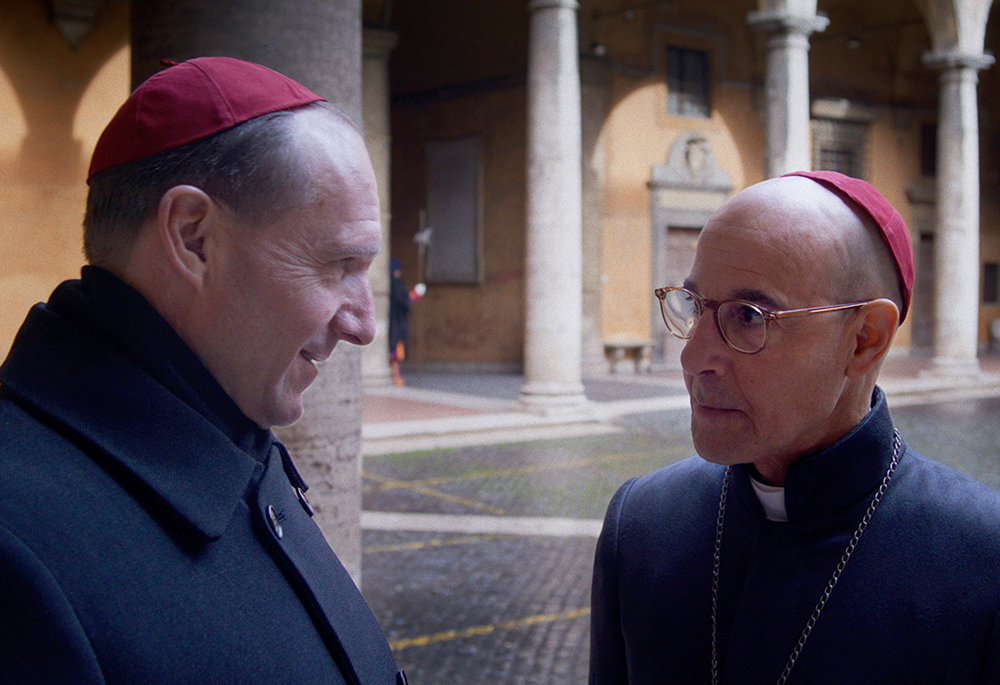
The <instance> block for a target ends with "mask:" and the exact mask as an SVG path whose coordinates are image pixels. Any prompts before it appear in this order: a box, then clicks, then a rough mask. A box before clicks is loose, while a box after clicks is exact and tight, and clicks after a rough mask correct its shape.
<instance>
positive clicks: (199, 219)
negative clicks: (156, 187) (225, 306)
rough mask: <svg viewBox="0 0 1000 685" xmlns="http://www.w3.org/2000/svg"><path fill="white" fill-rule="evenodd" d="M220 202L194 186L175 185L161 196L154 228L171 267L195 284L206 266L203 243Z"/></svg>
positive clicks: (201, 276) (210, 229) (207, 240)
mask: <svg viewBox="0 0 1000 685" xmlns="http://www.w3.org/2000/svg"><path fill="white" fill-rule="evenodd" d="M219 209H220V208H219V206H218V205H217V204H216V203H215V202H214V201H213V200H212V198H210V197H209V196H208V194H206V193H205V191H203V190H201V189H200V188H196V187H194V186H187V185H181V186H174V187H173V188H171V189H170V190H168V191H167V192H165V193H164V194H163V197H161V198H160V205H159V208H158V210H157V214H156V230H157V235H158V236H159V239H160V242H161V244H162V245H163V250H164V252H165V254H166V257H167V261H168V263H169V264H170V267H171V268H173V269H174V270H175V271H176V272H177V273H179V274H180V275H181V277H182V278H184V279H185V280H187V281H188V282H190V283H191V284H192V285H194V286H196V287H197V286H199V285H201V282H202V279H203V278H204V274H205V269H206V266H207V258H206V244H207V243H208V242H209V238H210V237H211V236H210V233H211V231H212V230H213V229H214V228H215V226H214V223H215V220H216V218H217V214H218V212H219Z"/></svg>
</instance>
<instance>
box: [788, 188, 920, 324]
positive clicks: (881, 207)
mask: <svg viewBox="0 0 1000 685" xmlns="http://www.w3.org/2000/svg"><path fill="white" fill-rule="evenodd" d="M785 176H803V177H805V178H809V179H812V180H813V181H816V182H817V183H819V184H820V185H822V186H824V187H825V188H827V189H828V190H830V191H833V192H834V193H836V194H838V195H840V196H841V197H847V198H850V199H851V200H853V201H854V202H856V203H857V204H858V205H859V206H860V207H861V208H862V209H864V210H865V211H866V212H867V213H868V215H869V216H871V218H872V219H873V220H874V221H875V224H876V225H877V226H878V228H879V232H880V233H881V234H882V239H883V240H884V241H885V243H886V245H888V246H889V251H890V252H892V258H893V261H894V262H895V263H896V270H897V272H898V274H899V285H900V290H902V292H903V311H901V312H900V313H899V322H900V323H902V322H903V319H905V318H906V313H907V312H908V311H909V309H910V298H911V297H912V296H913V272H914V266H913V246H912V245H911V244H910V232H909V231H908V230H907V229H906V223H904V221H903V217H901V216H900V215H899V212H897V211H896V209H895V207H893V206H892V205H891V204H889V201H888V200H886V199H885V198H884V197H882V195H881V194H880V193H879V192H878V191H877V190H875V188H874V187H873V186H872V185H871V184H869V183H867V182H865V181H862V180H860V179H857V178H851V177H850V176H845V175H844V174H839V173H837V172H836V171H794V172H792V173H790V174H785Z"/></svg>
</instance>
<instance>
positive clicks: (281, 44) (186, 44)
mask: <svg viewBox="0 0 1000 685" xmlns="http://www.w3.org/2000/svg"><path fill="white" fill-rule="evenodd" d="M201 55H229V56H232V57H238V58H241V59H246V60H249V61H252V62H257V63H259V64H263V65H265V66H268V67H270V68H272V69H275V70H277V71H279V72H281V73H283V74H286V75H287V76H290V77H291V78H294V79H295V80H297V81H299V82H301V83H302V84H303V85H305V86H306V87H308V88H310V89H312V90H313V91H314V92H316V93H318V94H319V95H322V96H323V97H325V98H327V99H328V100H330V101H331V102H332V103H334V104H336V105H338V106H339V107H340V108H341V109H343V110H344V111H345V112H347V113H348V115H350V116H351V117H352V118H353V119H354V120H355V121H356V122H360V121H361V3H360V0H286V1H285V2H281V3H276V2H273V1H272V0H219V1H218V2H203V1H202V0H141V1H136V2H133V3H132V78H133V83H138V82H140V81H142V80H143V79H145V78H146V77H147V76H149V75H150V74H152V73H154V72H155V71H157V70H158V69H159V68H160V65H159V61H160V59H163V58H166V59H172V60H175V61H181V60H185V59H189V58H191V57H198V56H201ZM305 399H306V407H305V413H304V415H303V417H302V419H301V420H300V421H299V422H298V423H296V424H295V425H293V426H289V427H287V428H285V429H282V430H281V431H280V432H279V437H280V438H281V440H282V441H283V442H284V443H285V444H286V445H287V446H288V449H289V451H290V452H291V453H292V455H293V457H294V459H295V463H296V464H297V466H298V468H299V470H300V471H301V473H302V476H303V478H305V480H306V482H307V483H308V484H309V486H310V490H309V498H310V501H311V502H312V503H313V506H314V508H315V510H316V522H317V523H318V524H319V527H320V528H321V529H322V530H323V533H324V535H326V538H327V540H328V541H329V542H330V544H331V546H332V547H333V549H334V550H335V551H336V552H337V556H338V557H340V560H341V561H342V562H343V563H344V566H345V567H346V568H347V570H348V571H349V572H350V573H351V575H352V577H353V578H354V580H355V582H360V580H361V464H360V458H361V457H360V453H361V350H360V348H358V347H355V346H354V345H338V346H337V349H336V350H335V352H334V354H333V356H332V357H331V358H330V359H329V360H328V361H327V362H326V363H325V364H324V365H323V366H322V367H321V372H320V375H319V377H318V378H317V379H316V382H315V383H313V386H312V388H310V389H309V391H308V392H307V394H306V398H305Z"/></svg>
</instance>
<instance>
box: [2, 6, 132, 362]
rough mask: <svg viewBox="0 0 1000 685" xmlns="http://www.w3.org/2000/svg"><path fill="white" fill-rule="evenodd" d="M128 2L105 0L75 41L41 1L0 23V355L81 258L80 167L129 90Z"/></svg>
mask: <svg viewBox="0 0 1000 685" xmlns="http://www.w3.org/2000/svg"><path fill="white" fill-rule="evenodd" d="M127 43H128V3H127V2H124V1H123V0H110V1H109V2H106V3H105V5H104V9H103V10H102V13H101V15H100V16H99V18H98V21H97V24H96V26H95V27H94V29H93V30H92V31H91V32H90V33H89V34H87V35H86V36H85V37H84V38H83V40H82V41H81V42H80V44H79V45H78V46H77V47H76V48H73V47H71V46H70V44H69V42H68V41H67V39H66V38H65V37H64V36H63V35H62V34H61V33H59V31H58V30H57V29H56V27H55V25H54V24H52V23H51V22H50V21H49V19H48V17H47V16H46V11H45V3H42V2H38V1H37V0H8V1H7V2H5V3H4V21H3V22H0V245H2V250H3V259H2V261H0V354H6V351H7V349H8V347H9V346H10V343H11V341H12V340H13V337H14V334H15V332H16V331H17V328H18V327H19V326H20V325H21V322H22V321H23V319H24V316H25V314H26V313H27V311H28V309H29V308H30V307H31V305H32V304H34V303H35V302H38V301H42V300H45V299H47V298H48V295H49V293H50V292H51V291H52V289H53V288H54V287H55V286H56V285H57V284H58V283H59V282H60V281H62V280H64V279H66V278H73V277H76V276H77V275H78V274H79V270H80V266H81V265H82V264H83V254H82V251H81V244H82V241H81V219H82V217H83V211H84V205H85V202H86V193H87V187H86V183H85V176H86V168H87V164H88V163H89V160H90V154H91V151H92V150H93V147H94V144H95V143H96V142H97V137H98V136H99V135H100V132H101V130H102V129H103V128H104V126H105V124H107V122H108V120H109V119H110V118H111V116H112V115H113V114H114V112H115V110H116V109H117V108H118V106H119V105H120V104H121V103H122V101H124V99H125V98H126V97H128V93H129V55H128V48H127Z"/></svg>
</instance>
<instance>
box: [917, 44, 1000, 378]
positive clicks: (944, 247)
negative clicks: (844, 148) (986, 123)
mask: <svg viewBox="0 0 1000 685" xmlns="http://www.w3.org/2000/svg"><path fill="white" fill-rule="evenodd" d="M924 63H925V64H926V65H927V66H928V67H931V68H934V69H940V70H941V89H940V92H939V98H940V104H939V111H938V134H937V135H938V140H937V231H936V232H935V235H934V269H935V283H934V302H935V304H934V367H933V371H934V372H935V373H938V374H942V375H947V376H957V377H975V376H978V375H979V360H978V358H977V351H978V350H977V348H978V343H979V271H980V268H979V114H978V105H977V98H976V84H977V83H978V81H979V76H978V74H977V72H978V70H980V69H985V68H986V67H988V66H990V65H991V64H993V57H992V56H989V55H984V54H978V55H962V54H956V53H929V54H927V55H925V56H924Z"/></svg>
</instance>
